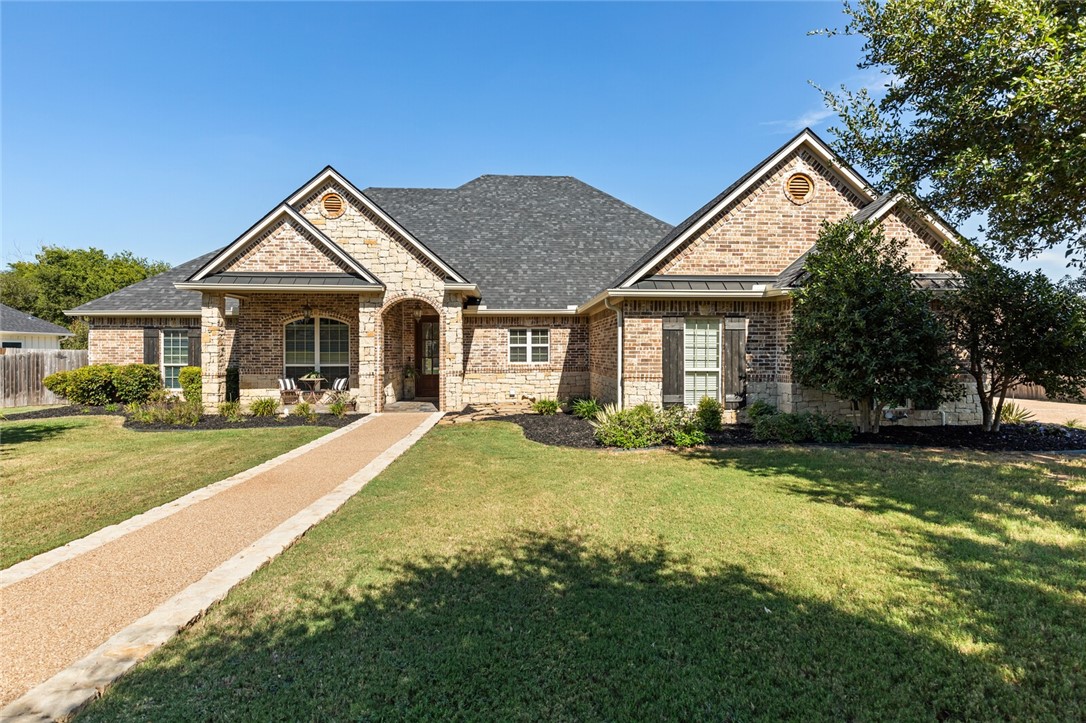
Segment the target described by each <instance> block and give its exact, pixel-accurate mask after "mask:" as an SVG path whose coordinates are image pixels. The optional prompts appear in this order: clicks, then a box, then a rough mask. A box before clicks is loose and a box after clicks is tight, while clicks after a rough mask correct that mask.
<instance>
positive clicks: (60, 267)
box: [0, 246, 170, 349]
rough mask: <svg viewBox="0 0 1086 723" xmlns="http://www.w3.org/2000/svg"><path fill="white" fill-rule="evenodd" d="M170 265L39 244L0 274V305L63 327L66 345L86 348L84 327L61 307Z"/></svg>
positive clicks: (129, 255) (127, 255) (129, 254)
mask: <svg viewBox="0 0 1086 723" xmlns="http://www.w3.org/2000/svg"><path fill="white" fill-rule="evenodd" d="M169 268H170V265H169V264H167V263H166V262H164V261H150V260H148V259H146V258H142V257H139V256H136V255H135V254H133V253H132V252H130V251H121V252H120V253H116V254H112V255H110V254H107V253H106V252H105V251H103V250H101V249H97V248H88V249H66V248H62V247H60V246H42V248H41V250H40V251H38V253H37V254H35V255H34V260H33V261H13V262H11V263H9V264H8V267H7V269H5V270H4V271H2V272H0V303H4V304H7V305H8V306H10V307H12V308H14V309H18V310H20V311H25V312H26V313H28V314H33V315H34V316H36V317H38V318H39V319H45V320H46V321H51V322H53V323H54V324H59V325H60V326H63V327H67V328H68V329H70V330H71V331H72V333H73V335H74V336H72V337H71V338H69V339H66V340H64V346H65V347H66V348H69V349H86V348H87V325H86V323H85V322H83V321H80V320H78V319H70V318H68V317H67V316H65V315H64V310H65V309H71V308H74V307H76V306H79V305H80V304H85V303H86V302H88V301H91V300H92V299H97V298H98V297H100V296H105V295H106V294H109V293H112V292H114V291H117V290H118V289H122V288H124V287H125V286H128V285H129V284H134V283H136V282H137V281H142V280H143V279H146V278H148V277H150V276H154V275H156V274H160V273H162V272H163V271H166V270H167V269H169Z"/></svg>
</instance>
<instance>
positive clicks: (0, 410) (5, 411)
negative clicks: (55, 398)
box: [0, 404, 64, 416]
mask: <svg viewBox="0 0 1086 723" xmlns="http://www.w3.org/2000/svg"><path fill="white" fill-rule="evenodd" d="M60 406H64V405H62V404H43V405H40V406H37V407H0V415H2V416H8V415H11V414H25V413H26V412H36V411H38V410H39V409H51V408H53V407H60Z"/></svg>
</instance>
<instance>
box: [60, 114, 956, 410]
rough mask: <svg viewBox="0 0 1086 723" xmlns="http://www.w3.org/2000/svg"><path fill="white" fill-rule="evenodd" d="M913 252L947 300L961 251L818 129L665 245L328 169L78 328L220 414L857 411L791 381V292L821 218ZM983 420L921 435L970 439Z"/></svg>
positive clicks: (572, 198) (542, 185)
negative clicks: (583, 400) (703, 402)
mask: <svg viewBox="0 0 1086 723" xmlns="http://www.w3.org/2000/svg"><path fill="white" fill-rule="evenodd" d="M847 216H852V217H854V218H856V219H860V220H867V221H870V222H873V223H879V224H882V225H883V226H884V227H885V229H886V231H887V233H889V234H891V235H894V236H896V237H899V238H902V239H904V240H905V241H906V242H907V244H908V257H909V260H910V262H911V264H912V267H913V270H914V272H915V274H916V279H917V283H918V284H924V285H929V286H935V287H938V286H939V285H941V284H944V283H946V280H947V275H946V274H944V273H942V267H943V260H942V257H941V251H942V248H943V245H944V244H945V243H946V242H947V241H948V240H949V239H951V238H953V236H954V233H953V231H952V230H951V229H949V228H947V227H946V226H945V225H944V224H943V223H942V222H941V221H939V220H938V219H936V218H934V217H932V216H929V215H927V214H924V213H922V212H919V211H915V210H913V208H912V207H911V206H910V204H908V203H907V202H906V201H905V199H902V198H898V197H893V198H886V197H883V198H880V197H877V196H876V194H874V193H873V192H872V190H871V187H870V186H869V184H868V183H867V182H866V181H864V179H863V178H862V177H861V176H860V175H859V174H858V173H857V172H856V171H855V170H853V169H852V168H850V167H849V166H848V165H847V164H845V163H844V162H843V161H842V160H841V159H840V158H838V157H837V156H836V155H835V154H834V152H833V151H832V150H831V149H830V148H829V147H828V146H827V145H826V144H825V143H824V142H823V141H822V140H821V139H820V138H819V137H818V136H817V135H815V134H814V133H813V132H811V131H810V130H804V131H803V132H801V133H799V134H798V135H796V136H795V137H794V138H792V139H791V140H790V141H788V142H787V143H786V144H785V145H783V146H782V147H781V148H779V149H777V150H776V151H774V152H773V153H772V154H771V155H770V156H769V157H768V158H766V159H765V160H764V161H763V162H762V163H760V164H758V165H757V166H756V167H755V168H753V169H751V171H750V172H748V173H747V174H745V175H744V176H743V177H742V178H740V179H738V180H737V181H736V182H735V183H733V184H731V185H730V186H728V187H727V188H726V189H724V190H723V191H722V192H721V193H720V194H719V195H718V196H716V197H715V198H713V199H711V200H710V201H709V202H708V203H706V204H705V205H704V206H702V207H701V208H699V209H698V210H697V211H695V212H694V213H693V214H692V215H691V216H690V217H689V218H687V219H686V220H685V221H683V222H682V223H680V224H679V225H678V226H675V227H671V226H669V225H668V224H665V223H663V222H662V221H660V220H658V219H655V218H653V217H651V216H649V215H648V214H646V213H644V212H642V211H639V210H638V209H636V208H633V207H632V206H630V205H628V204H625V203H623V202H622V201H619V200H618V199H616V198H614V197H612V196H609V195H607V194H606V193H603V192H602V191H600V190H598V189H596V188H593V187H591V186H589V185H587V184H585V183H583V182H581V181H578V180H577V179H575V178H571V177H555V176H481V177H479V178H476V179H475V180H473V181H470V182H468V183H465V184H464V185H462V186H459V187H457V188H367V189H366V190H365V191H362V190H359V189H358V188H357V187H356V186H355V185H354V184H352V183H351V182H350V181H349V180H347V179H346V178H344V177H343V176H342V175H340V174H339V173H338V172H337V171H336V170H335V169H334V168H332V167H328V168H325V169H324V170H322V171H321V172H320V173H318V174H317V175H316V176H314V177H313V178H312V179H310V180H309V181H307V182H306V183H305V184H303V185H302V186H301V187H300V188H298V189H297V190H296V191H294V192H293V193H291V194H290V195H289V196H287V197H286V198H285V199H284V200H283V201H282V203H280V204H279V205H278V206H276V207H275V208H273V209H272V210H271V211H270V212H269V213H268V214H267V215H265V216H264V217H263V218H261V219H259V220H258V221H257V222H256V223H255V224H253V226H252V227H250V228H249V229H248V230H247V231H245V232H244V233H243V234H241V235H240V236H238V237H237V238H236V239H235V240H234V241H232V242H231V243H229V244H226V245H224V246H222V247H221V248H218V249H216V250H213V251H210V252H209V253H206V254H204V255H203V256H199V257H197V258H195V259H193V260H191V261H189V262H187V263H184V264H181V265H180V266H178V267H176V268H174V269H172V270H170V271H168V272H166V273H164V274H161V275H159V276H156V277H154V278H151V279H148V280H145V281H141V282H139V283H136V284H133V285H132V286H129V287H127V288H125V289H121V290H120V291H117V292H114V293H112V294H109V295H107V296H104V297H102V298H100V299H96V300H94V301H91V302H89V303H87V304H84V305H82V306H80V307H77V308H75V309H72V310H71V311H70V312H68V313H69V314H71V315H72V316H78V317H86V318H87V320H88V322H89V324H90V356H91V362H92V363H100V362H114V363H128V362H151V363H157V364H159V365H160V366H161V367H162V370H163V376H164V379H165V380H166V382H167V384H168V385H170V386H172V387H175V386H176V385H177V375H178V372H179V370H180V368H181V367H183V366H185V365H196V364H199V365H201V366H202V367H203V379H204V387H203V389H204V392H203V394H204V402H205V405H208V406H209V408H212V409H213V408H214V407H215V405H217V404H218V403H219V402H220V401H222V400H224V399H225V395H226V378H227V369H228V368H231V367H232V368H236V370H237V374H238V378H239V384H240V395H241V397H242V399H243V401H244V400H247V399H252V398H255V397H261V396H274V395H276V394H277V388H278V387H277V384H278V382H277V380H278V379H280V378H297V377H299V376H300V375H302V374H304V373H306V372H309V371H312V370H318V371H319V372H320V374H321V376H322V377H324V378H325V379H328V380H331V379H333V378H336V379H339V378H346V379H348V380H349V381H348V384H349V388H350V392H351V394H353V395H354V396H355V397H356V398H357V401H358V406H359V409H361V410H364V411H375V410H381V409H382V408H383V407H384V406H385V405H386V404H388V403H390V402H392V401H395V400H398V399H401V398H402V397H403V394H404V379H405V370H414V372H415V373H416V374H417V377H416V381H415V385H416V394H417V395H418V397H420V398H430V399H432V400H433V401H435V403H436V404H437V405H438V406H439V407H440V408H441V409H444V410H456V409H460V408H463V407H464V406H466V405H472V404H481V403H489V402H500V401H508V400H518V399H523V398H539V397H556V398H571V397H578V396H593V397H595V398H597V399H599V400H601V401H605V402H619V403H621V404H624V405H631V404H637V403H640V402H651V403H654V404H672V403H685V404H694V403H696V402H697V401H698V400H699V399H700V398H701V397H703V396H710V397H715V398H718V399H720V400H722V401H724V402H725V403H726V406H727V408H728V409H736V408H738V407H740V406H741V405H742V404H743V403H744V402H749V401H751V400H754V399H764V400H766V401H768V402H770V403H773V404H775V405H777V406H778V407H779V408H781V409H784V410H805V409H811V410H823V411H828V412H839V411H848V410H849V409H850V407H849V406H848V405H847V403H844V402H841V401H840V400H837V399H833V398H831V397H828V396H827V395H824V394H821V393H818V392H816V391H813V390H810V389H805V388H802V387H800V386H798V385H797V384H795V383H794V381H793V379H792V376H791V370H790V365H789V359H788V354H787V350H786V344H787V335H788V329H789V320H790V315H791V298H790V297H791V293H792V290H793V289H794V285H795V283H796V282H797V279H799V277H800V276H801V275H802V264H803V259H804V256H805V254H806V253H807V252H808V251H809V250H810V249H811V247H812V245H813V244H814V242H815V240H816V238H817V236H818V233H819V227H820V224H821V222H822V221H823V220H827V219H828V220H838V219H841V218H843V217H847ZM974 402H975V400H968V399H967V400H966V401H965V402H961V403H958V404H956V405H953V406H950V407H947V408H944V409H942V410H929V411H920V410H918V411H916V413H915V414H910V421H911V422H918V421H919V422H924V421H928V422H930V421H944V420H945V421H947V422H949V423H956V422H960V423H967V422H972V421H975V419H974V418H975V416H976V405H975V404H974Z"/></svg>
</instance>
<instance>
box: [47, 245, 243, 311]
mask: <svg viewBox="0 0 1086 723" xmlns="http://www.w3.org/2000/svg"><path fill="white" fill-rule="evenodd" d="M220 251H222V249H216V250H214V251H212V252H211V253H207V254H204V255H203V256H198V257H196V258H194V259H192V260H190V261H186V262H185V263H183V264H179V265H177V266H174V267H173V268H172V269H170V270H169V271H164V272H163V273H161V274H159V275H158V276H152V277H151V278H149V279H144V280H143V281H137V282H136V283H134V284H132V285H131V286H126V287H124V288H123V289H119V290H117V291H114V292H113V293H112V294H106V295H105V296H102V297H99V298H97V299H95V300H94V301H88V302H87V303H86V304H83V305H81V306H77V307H75V308H74V309H70V310H69V311H68V314H69V315H70V316H93V315H94V314H95V313H100V312H106V313H117V312H143V311H155V312H163V313H165V312H181V313H197V314H198V313H200V292H199V291H182V290H181V289H178V288H176V287H175V286H174V282H179V281H184V280H185V279H187V278H188V277H189V276H191V275H192V274H193V273H195V272H196V270H197V269H198V268H200V267H201V266H203V265H204V264H206V263H207V262H208V261H210V260H211V259H212V258H214V257H215V255H216V254H218V253H219V252H220ZM236 311H237V302H236V301H234V300H233V299H230V300H228V301H227V312H228V313H234V312H236Z"/></svg>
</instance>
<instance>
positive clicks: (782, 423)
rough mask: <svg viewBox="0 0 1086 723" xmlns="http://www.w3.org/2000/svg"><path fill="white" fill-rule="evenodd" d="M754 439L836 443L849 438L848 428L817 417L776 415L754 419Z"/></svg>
mask: <svg viewBox="0 0 1086 723" xmlns="http://www.w3.org/2000/svg"><path fill="white" fill-rule="evenodd" d="M754 438H755V439H757V440H759V441H762V442H784V443H786V444H793V443H796V442H820V443H823V444H826V443H835V444H840V443H843V442H848V441H849V440H850V439H852V425H851V424H848V423H844V422H836V421H834V420H833V419H830V418H829V417H826V416H824V415H821V414H811V413H809V412H803V413H802V414H792V413H789V412H777V413H775V414H762V415H761V416H759V417H757V418H756V419H755V420H754Z"/></svg>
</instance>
